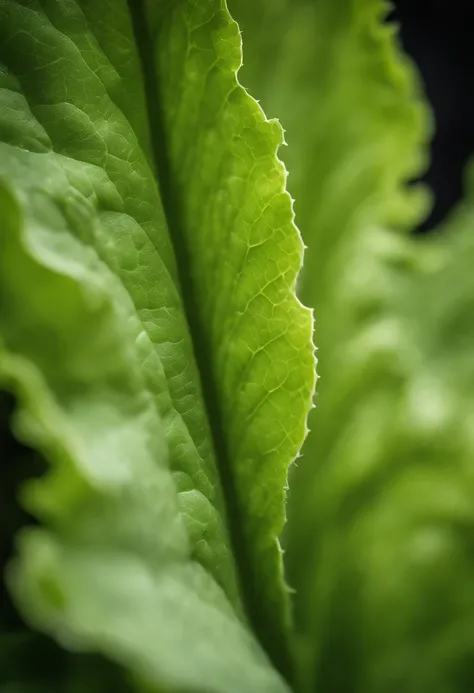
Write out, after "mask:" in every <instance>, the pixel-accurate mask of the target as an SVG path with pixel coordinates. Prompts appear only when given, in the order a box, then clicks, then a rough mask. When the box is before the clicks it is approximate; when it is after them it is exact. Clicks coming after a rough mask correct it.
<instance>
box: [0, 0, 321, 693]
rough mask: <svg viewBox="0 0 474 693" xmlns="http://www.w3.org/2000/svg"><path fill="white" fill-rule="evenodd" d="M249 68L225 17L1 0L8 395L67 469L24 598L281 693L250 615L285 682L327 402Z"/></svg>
mask: <svg viewBox="0 0 474 693" xmlns="http://www.w3.org/2000/svg"><path fill="white" fill-rule="evenodd" d="M137 45H139V46H140V55H139V54H138V51H137ZM239 65H240V37H239V34H238V29H237V26H236V24H235V23H234V22H233V21H232V20H231V18H230V16H229V14H228V12H227V9H226V6H225V2H224V1H223V0H210V1H209V2H206V3H199V2H196V1H195V0H185V1H183V2H181V3H177V4H176V5H170V4H169V3H168V4H167V3H160V2H158V3H149V4H147V3H143V4H142V3H139V2H131V3H130V9H129V5H127V4H126V3H125V2H124V1H122V0H121V1H120V2H114V3H113V4H112V3H110V2H107V0H101V2H99V3H98V2H96V1H95V0H94V1H92V0H82V1H81V2H74V1H73V0H67V1H66V2H64V1H61V2H60V1H59V0H43V1H42V2H37V3H33V4H32V3H30V2H27V1H26V0H25V1H24V2H23V1H22V2H13V1H10V0H2V2H0V140H1V141H0V178H1V179H3V180H4V181H6V182H7V188H2V190H3V193H2V204H1V206H0V214H1V216H2V224H3V229H2V236H1V240H2V244H3V246H4V247H3V248H2V260H1V263H2V270H1V274H0V281H1V283H2V292H3V295H4V296H5V300H4V301H3V302H2V310H1V313H0V315H1V318H0V320H1V321H0V335H1V339H2V343H3V355H2V374H3V375H2V377H3V380H4V383H5V387H7V388H12V389H13V390H14V391H15V393H17V395H18V397H19V399H20V401H21V403H22V404H21V409H20V413H19V414H18V415H17V423H16V428H15V430H16V431H17V434H18V435H19V436H20V437H21V438H22V440H24V441H25V442H26V443H28V445H30V446H34V447H37V448H38V449H39V450H40V451H41V452H42V454H43V455H44V457H45V459H46V460H47V461H48V462H49V463H50V464H51V471H50V472H49V473H48V475H47V476H46V477H45V478H44V479H43V480H42V481H39V482H34V483H33V482H31V483H29V484H27V486H26V487H25V496H24V501H23V502H24V503H25V504H26V505H27V507H28V509H29V510H30V512H31V513H33V514H34V515H35V516H36V517H37V518H38V519H39V520H40V523H41V525H42V527H43V529H35V530H28V532H26V533H25V535H24V537H23V538H22V539H21V542H20V544H19V551H20V559H19V561H20V562H19V563H18V564H17V566H16V568H15V572H14V573H12V575H13V576H14V577H11V578H10V580H11V585H12V589H13V591H14V592H15V595H16V600H17V603H18V605H19V608H20V609H21V611H22V613H24V614H25V616H26V617H27V618H28V619H31V620H32V622H33V623H34V624H35V626H36V627H37V628H40V629H41V628H43V629H45V630H47V631H48V632H49V633H52V634H53V635H55V637H56V638H58V639H59V641H60V642H61V643H62V644H64V645H65V646H67V647H71V646H72V647H79V648H80V649H84V650H98V651H100V652H102V653H104V654H106V655H108V656H110V657H111V658H112V659H115V660H116V661H118V662H120V663H122V664H126V665H128V666H129V667H130V668H131V669H132V670H133V671H134V672H135V673H138V674H139V675H140V677H141V678H145V679H148V680H149V681H151V682H152V683H153V684H154V685H156V683H157V682H160V681H164V682H165V683H169V684H170V685H176V686H178V687H181V688H185V689H186V690H188V689H189V690H195V689H199V690H200V689H201V687H203V688H205V689H206V690H216V691H221V690H222V691H231V690H237V689H238V690H242V687H243V688H244V689H245V690H249V691H251V690H255V691H260V690H262V691H263V690H265V691H267V690H268V691H269V690H275V691H276V690H284V684H283V683H282V681H281V679H280V678H279V677H278V675H277V674H276V673H275V672H273V671H272V670H271V668H270V667H269V665H268V662H267V660H266V658H265V655H263V653H262V651H261V650H260V649H259V647H258V645H257V644H256V643H255V641H254V639H253V637H252V636H251V635H250V633H249V630H248V627H247V626H246V625H245V622H246V617H245V616H244V613H245V612H247V613H249V614H250V620H251V622H252V623H253V626H254V628H255V629H256V631H257V633H258V635H259V636H260V638H261V640H262V641H263V642H264V644H265V646H266V647H267V649H268V650H269V651H270V654H271V655H272V656H273V659H274V660H278V661H279V665H280V668H282V669H285V668H287V669H288V667H289V664H288V663H287V662H285V657H286V654H285V651H286V647H287V645H286V633H285V630H286V628H287V621H288V615H287V596H286V591H285V588H284V585H283V580H282V571H281V552H280V549H279V544H278V534H279V533H280V531H281V529H282V526H283V521H284V507H283V503H284V485H285V481H286V474H287V469H288V466H289V464H290V462H291V461H292V459H293V458H294V457H295V456H296V454H297V453H298V450H299V448H300V446H301V444H302V442H303V439H304V436H305V433H306V423H305V417H306V413H307V410H308V408H309V406H310V402H311V397H312V390H313V387H314V357H313V347H312V344H311V329H312V320H311V313H310V311H308V310H307V309H304V308H303V307H302V306H301V304H300V303H299V302H298V300H297V299H296V297H295V294H294V285H295V281H296V276H297V273H298V270H299V268H300V265H301V255H302V243H301V240H300V238H299V235H298V232H297V230H296V228H295V226H294V224H293V212H292V208H291V201H290V198H289V196H288V194H287V193H286V191H285V180H286V174H285V171H284V168H283V166H282V164H281V163H280V162H279V161H278V159H277V158H276V150H277V148H278V146H279V144H280V141H281V129H280V128H279V126H278V124H277V123H276V122H274V121H270V122H269V121H267V120H266V118H265V116H264V114H263V112H262V111H261V109H260V108H259V107H258V105H257V104H256V102H254V101H253V100H252V99H251V97H250V96H248V95H247V93H246V92H245V91H244V89H243V88H242V87H240V86H239V84H238V82H237V79H236V71H237V70H238V68H239ZM142 72H143V74H144V77H143V78H142ZM148 123H150V126H149V125H148ZM157 181H158V182H157ZM234 552H235V554H234ZM236 559H237V563H238V567H236ZM131 585H135V586H136V589H131V588H130V586H131ZM241 594H243V599H242V598H241ZM157 614H160V616H159V618H158V617H157V616H156V615H157ZM166 614H169V616H166ZM132 632H133V637H131V635H130V634H131V633H132ZM203 633H207V634H208V638H207V637H204V636H203ZM183 656H184V657H185V659H186V666H183Z"/></svg>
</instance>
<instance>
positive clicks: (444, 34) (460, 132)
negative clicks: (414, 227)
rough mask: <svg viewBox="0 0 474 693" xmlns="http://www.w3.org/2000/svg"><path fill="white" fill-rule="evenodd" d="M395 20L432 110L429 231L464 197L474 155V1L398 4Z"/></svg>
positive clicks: (412, 0) (424, 228)
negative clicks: (465, 178)
mask: <svg viewBox="0 0 474 693" xmlns="http://www.w3.org/2000/svg"><path fill="white" fill-rule="evenodd" d="M393 5H394V11H393V13H392V15H391V18H392V19H393V20H395V21H397V22H399V23H400V25H401V39H402V43H403V46H404V48H405V50H406V51H407V52H408V53H409V54H410V55H411V57H412V59H414V60H415V62H416V63H417V65H418V69H419V70H420V71H421V76H422V80H423V82H424V86H425V89H426V93H427V96H428V99H429V101H430V102H431V106H432V108H433V110H434V115H435V122H436V134H435V137H434V141H433V143H432V150H431V156H432V163H431V167H430V169H429V171H428V172H427V174H426V175H425V176H424V180H425V181H426V183H428V185H429V186H430V187H431V188H432V189H433V191H434V193H435V206H434V209H433V212H432V214H431V216H430V217H429V218H428V219H427V220H426V222H425V223H424V224H423V225H422V226H421V227H420V229H419V231H421V232H423V231H427V230H430V229H431V228H433V226H436V225H437V224H438V223H439V222H440V221H442V220H443V219H444V217H445V216H446V214H447V213H448V212H449V210H450V208H451V207H452V206H453V204H454V203H455V202H456V201H457V200H458V199H459V198H460V197H461V195H462V192H463V186H462V177H463V170H464V167H465V164H466V161H467V159H468V158H469V156H470V155H471V154H474V0H438V1H437V0H395V2H393Z"/></svg>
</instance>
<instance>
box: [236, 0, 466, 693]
mask: <svg viewBox="0 0 474 693" xmlns="http://www.w3.org/2000/svg"><path fill="white" fill-rule="evenodd" d="M235 5H236V10H235V12H236V16H237V19H238V20H239V22H240V24H241V27H242V30H243V36H244V46H245V54H244V58H245V66H246V67H245V69H244V72H243V74H242V81H243V83H244V84H246V85H248V86H250V88H251V90H252V92H253V93H254V94H255V95H256V96H257V97H259V98H261V99H262V103H263V105H264V108H265V109H266V111H267V112H268V113H270V114H271V115H275V114H277V115H278V116H279V117H280V118H281V121H282V124H283V126H284V127H285V129H286V131H287V132H286V139H287V141H288V143H289V147H288V150H287V152H286V153H285V161H286V162H287V166H288V169H289V172H290V175H289V189H290V191H291V193H292V194H293V195H294V197H295V198H296V205H295V208H296V212H297V223H298V224H299V226H300V227H301V229H302V233H303V237H304V239H305V241H306V242H307V244H308V246H309V250H308V255H307V263H306V268H305V273H304V277H303V279H302V282H301V286H300V291H301V295H302V296H303V297H304V299H305V300H306V301H307V302H308V303H309V304H310V305H312V306H314V307H315V315H316V333H317V336H316V342H317V344H318V347H319V362H320V366H319V371H320V375H321V381H320V385H319V388H318V397H317V399H316V405H317V406H316V411H315V412H314V413H313V416H312V418H311V420H310V428H311V434H310V436H309V437H308V440H307V443H306V445H305V448H304V450H303V459H302V460H301V461H300V464H299V465H298V467H297V468H296V469H295V471H294V474H293V475H292V477H291V479H290V483H291V486H290V488H291V494H290V503H289V517H290V522H289V531H288V536H287V556H286V558H287V565H288V570H289V577H290V582H291V584H292V586H293V587H295V589H296V592H295V616H296V627H297V630H298V634H299V643H298V651H299V656H300V660H301V664H302V667H303V676H302V679H303V681H304V686H306V687H307V689H308V690H311V691H312V690H315V689H316V690H329V691H334V692H337V693H339V692H341V693H342V691H344V693H349V692H350V691H353V692H355V691H357V693H389V692H391V691H398V690H403V691H408V692H410V693H425V692H426V691H431V692H433V691H435V692H436V693H446V692H448V691H454V690H455V691H462V692H463V693H464V692H465V691H466V692H467V691H470V690H472V686H473V681H474V668H473V667H472V664H470V662H471V661H472V657H473V645H472V642H473V640H472V633H473V631H474V626H473V624H474V600H473V598H472V588H471V585H472V582H473V578H474V564H473V561H472V536H473V521H474V513H473V510H472V495H473V488H472V483H473V474H472V459H473V452H474V450H473V447H472V444H473V441H472V433H471V432H470V431H472V417H473V415H474V396H473V395H474V382H473V380H472V347H473V346H474V339H473V338H474V335H473V333H472V325H473V324H474V323H473V322H472V302H473V300H474V286H472V281H473V280H472V271H471V270H470V266H471V263H472V244H473V241H472V238H473V237H474V236H473V230H474V217H473V214H472V205H471V204H470V203H469V202H467V203H466V204H465V205H463V206H462V207H461V209H460V210H459V211H458V212H457V213H456V215H455V216H454V218H453V219H452V220H451V221H450V222H449V223H448V224H447V227H448V228H446V229H442V230H440V231H439V234H438V236H439V237H436V239H434V240H430V241H427V240H424V241H423V240H417V241H415V240H411V239H409V238H408V237H407V236H406V230H407V229H412V228H413V227H414V226H415V225H416V223H417V222H418V220H420V218H421V216H422V214H423V209H426V194H425V192H424V191H423V190H420V189H417V188H407V182H408V181H409V180H410V179H411V178H413V177H416V176H417V175H419V173H420V172H421V170H422V165H423V161H424V158H425V155H424V150H423V145H424V142H425V140H426V137H427V134H428V132H429V118H428V116H427V113H426V108H425V107H424V106H423V104H422V103H421V102H420V97H419V89H418V87H417V81H416V77H415V76H414V73H413V71H412V68H411V67H410V65H409V64H408V63H407V61H406V59H405V58H403V56H402V54H401V52H400V51H399V50H398V49H397V47H396V44H395V42H394V36H393V33H394V28H393V26H390V25H387V24H383V23H382V20H383V16H384V12H385V11H386V8H385V3H383V2H379V1H378V0H351V1H349V0H348V1H347V2H341V3H334V2H331V1H330V0H327V1H326V0H319V2H305V1H303V0H301V1H300V2H284V1H283V2H280V3H270V2H268V3H264V4H263V5H262V9H261V10H260V11H257V10H255V8H254V7H253V6H251V3H245V1H242V2H241V1H239V0H236V3H235ZM238 7H240V15H239V10H238ZM263 27H267V29H268V27H272V31H271V32H270V31H268V30H266V31H265V36H266V40H265V41H264V42H263V44H262V42H261V41H260V39H259V36H260V34H261V32H262V28H263ZM269 55H272V56H273V63H274V69H273V71H272V75H271V78H270V79H268V78H267V75H266V74H265V73H264V72H263V70H262V69H261V65H262V64H265V60H264V58H263V56H269Z"/></svg>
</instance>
